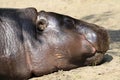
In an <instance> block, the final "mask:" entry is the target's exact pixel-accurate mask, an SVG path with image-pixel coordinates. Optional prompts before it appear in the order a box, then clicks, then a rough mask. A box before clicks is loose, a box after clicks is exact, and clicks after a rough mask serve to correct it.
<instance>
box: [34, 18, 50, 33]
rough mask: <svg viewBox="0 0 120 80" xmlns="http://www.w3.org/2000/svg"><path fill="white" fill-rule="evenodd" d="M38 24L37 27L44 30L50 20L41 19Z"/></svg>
mask: <svg viewBox="0 0 120 80" xmlns="http://www.w3.org/2000/svg"><path fill="white" fill-rule="evenodd" d="M36 25H37V28H38V29H39V30H42V31H43V30H45V28H46V27H47V25H48V22H47V21H46V20H44V19H40V20H38V21H37V23H36Z"/></svg>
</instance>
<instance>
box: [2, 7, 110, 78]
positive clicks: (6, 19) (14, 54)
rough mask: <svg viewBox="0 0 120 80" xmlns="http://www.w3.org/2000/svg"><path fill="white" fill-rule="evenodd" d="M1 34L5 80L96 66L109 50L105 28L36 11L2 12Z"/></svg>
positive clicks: (28, 9)
mask: <svg viewBox="0 0 120 80" xmlns="http://www.w3.org/2000/svg"><path fill="white" fill-rule="evenodd" d="M0 34H1V35H0V79H2V80H28V79H29V78H31V77H32V76H42V75H45V74H49V73H52V72H55V71H58V70H70V69H73V68H78V67H82V66H87V65H93V64H95V65H96V64H99V63H100V62H101V61H102V60H103V57H104V54H105V53H106V51H107V50H108V49H109V36H108V33H107V30H106V29H105V28H103V27H99V26H97V25H95V24H91V23H87V22H84V21H81V20H78V19H75V18H72V17H70V16H67V15H63V14H58V13H55V12H46V11H40V12H37V10H36V9H35V8H25V9H0Z"/></svg>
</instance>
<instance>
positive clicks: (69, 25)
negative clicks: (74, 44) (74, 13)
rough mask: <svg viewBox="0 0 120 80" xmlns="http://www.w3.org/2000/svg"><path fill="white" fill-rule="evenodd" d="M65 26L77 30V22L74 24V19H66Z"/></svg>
mask: <svg viewBox="0 0 120 80" xmlns="http://www.w3.org/2000/svg"><path fill="white" fill-rule="evenodd" d="M64 24H65V26H66V27H67V28H70V29H71V28H75V22H74V20H72V19H69V18H65V19H64Z"/></svg>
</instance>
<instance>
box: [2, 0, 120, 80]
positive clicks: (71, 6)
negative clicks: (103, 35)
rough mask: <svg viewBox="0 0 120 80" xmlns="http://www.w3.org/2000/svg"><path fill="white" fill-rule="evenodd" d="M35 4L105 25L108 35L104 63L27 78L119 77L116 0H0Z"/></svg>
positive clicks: (119, 31)
mask: <svg viewBox="0 0 120 80" xmlns="http://www.w3.org/2000/svg"><path fill="white" fill-rule="evenodd" d="M3 7H4V8H25V7H35V8H37V9H38V11H39V10H46V11H53V12H58V13H62V14H66V15H70V16H72V17H75V18H77V19H82V20H84V21H87V22H91V23H95V24H98V25H100V26H103V27H105V28H106V29H107V30H108V32H109V34H110V38H111V43H110V49H109V50H108V52H107V53H106V55H105V58H104V63H103V64H101V65H98V66H87V67H80V68H77V69H73V70H70V71H62V70H61V71H58V72H55V73H52V74H49V75H45V76H42V77H37V78H32V79H30V80H120V0H0V8H3Z"/></svg>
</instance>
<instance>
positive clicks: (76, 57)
mask: <svg viewBox="0 0 120 80" xmlns="http://www.w3.org/2000/svg"><path fill="white" fill-rule="evenodd" d="M84 24H86V23H85V22H81V21H80V20H77V19H74V18H72V17H69V16H66V15H62V14H58V13H54V12H45V11H40V12H39V13H38V17H37V27H38V29H39V30H41V31H42V34H43V35H46V34H47V39H46V40H47V41H48V42H49V44H50V45H51V46H52V47H54V49H53V50H56V49H58V52H57V51H56V55H57V54H58V53H60V55H59V56H58V57H60V56H61V57H62V56H64V57H69V61H72V62H76V63H80V64H82V65H83V64H84V63H85V60H86V59H87V58H90V57H92V56H95V53H96V52H97V48H98V47H97V33H96V32H95V29H92V28H91V27H89V26H88V25H86V26H85V25H84ZM96 29H97V28H96ZM65 54H66V55H65ZM101 59H102V58H101ZM101 59H100V61H101ZM100 61H98V63H99V62H100ZM91 63H92V62H90V63H89V64H91ZM85 65H87V64H86V63H85Z"/></svg>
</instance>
